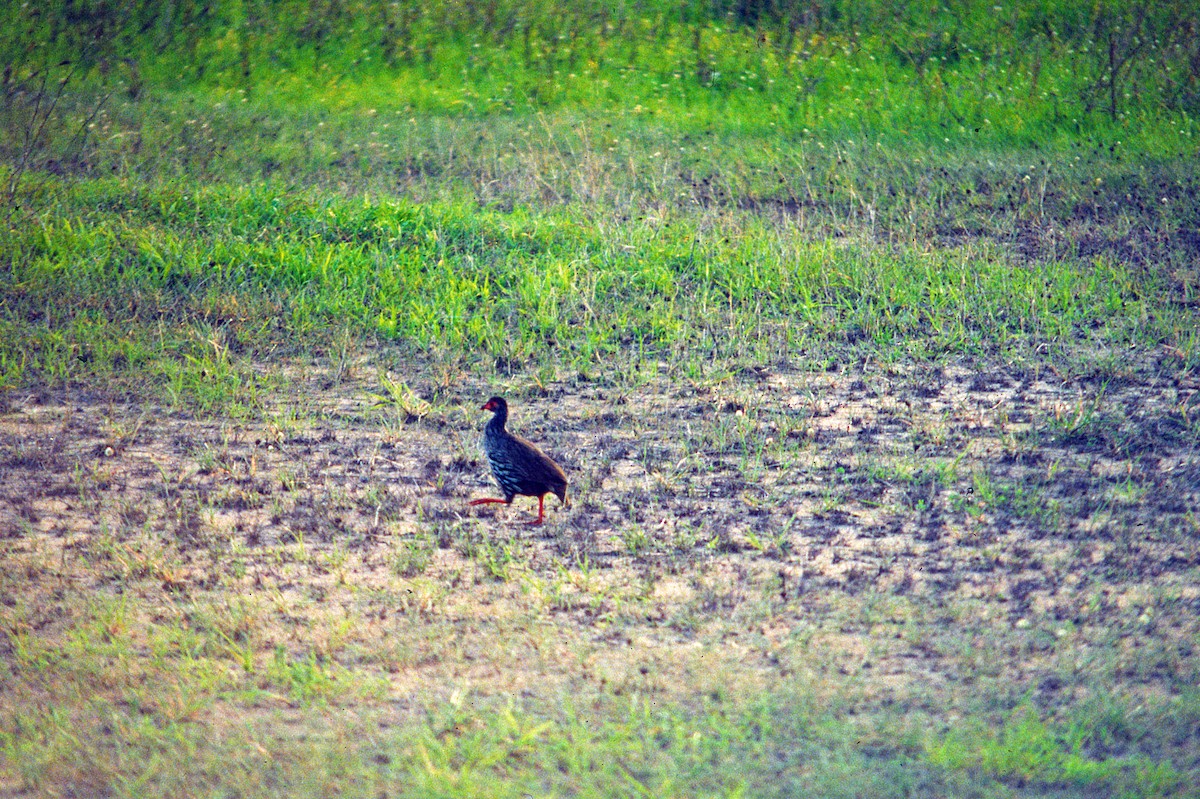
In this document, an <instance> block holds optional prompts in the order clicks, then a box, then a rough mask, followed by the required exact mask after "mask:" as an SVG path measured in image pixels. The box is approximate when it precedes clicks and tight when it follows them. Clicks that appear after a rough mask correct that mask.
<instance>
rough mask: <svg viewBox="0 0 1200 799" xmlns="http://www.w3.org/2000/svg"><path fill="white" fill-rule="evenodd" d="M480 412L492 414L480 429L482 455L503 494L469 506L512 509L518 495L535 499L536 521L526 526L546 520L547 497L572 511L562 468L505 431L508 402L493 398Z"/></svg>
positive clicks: (475, 500) (530, 445) (476, 500)
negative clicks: (499, 504) (497, 504)
mask: <svg viewBox="0 0 1200 799" xmlns="http://www.w3.org/2000/svg"><path fill="white" fill-rule="evenodd" d="M480 410H484V411H491V412H492V414H493V415H492V418H491V421H489V422H488V423H487V427H485V428H484V429H483V451H484V452H486V453H487V459H488V464H489V465H491V467H492V475H493V476H494V477H495V478H496V482H497V483H498V484H499V485H500V490H501V491H503V492H504V498H503V499H500V498H499V497H485V498H483V499H473V500H471V501H470V502H469V503H468V504H469V505H485V504H488V503H492V502H503V503H504V504H505V505H511V504H512V501H513V497H515V496H517V495H518V494H520V495H521V496H525V497H537V498H538V515H537V519H535V520H533V521H531V522H529V524H531V525H534V524H541V523H542V520H543V519H544V518H545V515H546V514H545V501H546V494H554V495H555V496H557V497H558V501H559V502H561V503H562V505H563V507H566V508H569V507H571V502H570V500H569V499H567V476H566V475H565V474H563V470H562V467H561V466H559V465H558V464H557V463H555V462H554V461H553V460H552V459H551V458H550V456H549V455H547V454H546V453H544V452H542V451H541V450H540V449H538V448H537V447H536V446H534V445H533V444H532V443H531V442H529V441H526V440H525V439H524V438H521V437H520V436H517V435H513V434H512V433H510V432H508V430H506V429H505V428H504V425H505V424H506V423H507V422H508V402H507V401H506V400H505V399H504V397H492V398H491V399H489V400H488V401H487V402H485V403H484V404H483V406H482V407H481V408H480Z"/></svg>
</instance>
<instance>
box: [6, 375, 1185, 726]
mask: <svg viewBox="0 0 1200 799" xmlns="http://www.w3.org/2000/svg"><path fill="white" fill-rule="evenodd" d="M1164 357H1168V358H1169V356H1164ZM1152 373H1153V370H1142V371H1141V372H1139V373H1138V374H1131V376H1129V377H1127V378H1122V379H1112V380H1109V381H1108V382H1106V383H1103V384H1102V383H1101V382H1099V381H1095V382H1091V381H1088V380H1066V381H1064V380H1063V379H1061V378H1060V377H1059V376H1058V375H1056V374H1055V373H1054V372H1052V371H1046V370H1042V371H1035V370H1029V371H1024V372H1022V371H1017V370H1014V369H1009V370H1007V371H994V372H986V373H985V372H979V371H977V370H974V369H969V368H967V367H965V366H964V367H944V368H938V369H929V368H924V369H921V370H913V369H907V368H898V367H887V366H881V365H877V364H872V363H865V364H864V363H860V364H857V365H853V366H850V367H844V368H838V369H834V370H832V371H813V372H804V371H781V372H766V371H764V372H761V373H758V372H747V373H745V374H743V375H740V376H739V377H737V378H736V379H731V380H728V381H725V382H721V383H717V384H714V385H691V384H686V383H680V382H661V383H656V384H649V385H645V386H643V387H641V388H638V389H633V390H628V391H619V390H616V389H613V388H612V387H608V386H603V385H600V384H597V383H589V382H583V381H582V378H580V379H579V380H578V381H575V382H570V381H568V382H567V383H564V384H561V385H558V386H555V387H553V388H551V389H550V390H549V391H533V390H530V389H529V388H528V387H527V386H525V387H522V386H518V385H504V384H490V385H485V384H484V383H483V382H482V381H480V380H479V379H477V378H469V377H464V378H462V379H461V380H460V381H457V382H455V381H451V386H452V387H450V388H446V387H444V386H443V387H440V388H439V387H435V386H434V385H433V384H432V382H430V383H428V384H425V383H424V382H422V380H420V379H417V380H414V381H412V385H413V387H414V389H415V390H416V392H417V394H422V395H424V396H425V397H426V398H427V400H428V401H429V404H426V402H424V401H422V400H420V399H417V398H416V397H414V398H413V400H412V402H411V403H410V404H409V405H408V408H407V410H400V409H398V408H397V407H396V406H395V405H394V404H391V403H386V402H384V403H382V404H381V403H380V396H379V394H378V391H379V389H378V385H379V383H378V381H377V374H376V371H375V368H374V367H373V366H370V365H367V364H361V365H359V366H358V367H356V368H355V369H352V370H351V371H350V372H349V373H348V374H346V375H344V376H342V378H343V379H340V380H335V379H334V377H333V376H332V375H330V374H327V373H325V372H324V371H322V370H321V369H319V368H311V369H297V370H295V371H293V372H292V377H291V378H290V379H291V381H292V384H293V389H294V390H292V391H288V392H280V394H278V395H276V396H275V398H274V400H273V404H272V405H270V406H269V407H268V408H267V410H266V411H265V412H264V414H263V415H262V418H261V420H256V421H231V420H228V419H220V418H195V417H193V416H191V415H189V414H187V413H183V412H167V411H165V410H163V409H161V408H158V407H154V406H152V405H141V404H138V405H125V404H121V403H120V402H113V401H110V400H107V399H99V398H94V397H90V396H88V395H84V394H71V393H63V394H55V393H41V394H39V393H35V394H28V395H19V394H17V395H9V397H8V399H7V403H8V404H7V408H6V409H5V410H4V412H3V414H2V415H0V475H2V479H0V485H2V488H0V492H2V495H0V530H2V531H3V536H2V537H0V552H2V553H3V562H4V574H3V576H2V577H0V584H2V586H3V590H2V591H0V596H3V598H4V599H3V603H4V605H5V607H4V608H0V612H3V614H4V616H5V623H6V625H7V626H8V627H9V628H12V629H17V628H18V627H19V628H20V629H22V630H25V631H28V632H30V633H32V634H34V635H36V636H37V637H39V638H41V639H43V640H48V641H53V640H55V639H56V637H58V636H61V635H63V634H64V631H65V630H67V629H68V628H69V627H70V626H71V625H72V624H73V623H74V621H75V619H76V618H77V616H78V614H80V613H81V612H82V610H81V607H84V606H86V601H85V602H83V603H82V604H81V601H80V600H81V599H83V600H87V598H89V597H96V596H118V595H119V596H127V597H129V598H131V599H132V600H134V601H133V602H132V604H131V605H130V609H129V613H130V617H129V618H128V619H127V620H126V621H124V622H123V624H124V625H125V626H126V628H127V629H128V630H129V631H130V632H129V634H130V635H132V636H133V637H134V640H135V641H136V640H137V636H138V632H137V631H138V630H139V629H142V628H143V627H145V626H147V625H150V624H154V623H158V624H163V623H167V624H172V625H178V626H181V627H184V628H191V629H194V630H196V631H197V632H200V633H202V634H207V635H209V636H211V637H212V639H213V640H224V641H227V642H228V644H229V647H230V650H229V651H230V658H231V660H235V659H237V658H240V659H241V662H242V665H243V666H244V667H246V668H247V670H248V671H251V672H254V673H258V674H261V675H266V674H267V673H268V672H269V669H266V668H264V664H267V663H269V662H270V660H271V658H272V657H278V653H279V652H280V651H285V652H286V653H287V654H288V656H290V657H292V658H303V657H309V656H314V657H316V658H318V659H319V660H320V661H321V662H325V663H332V664H336V665H337V666H339V667H340V668H344V669H345V670H346V671H345V672H344V673H345V674H358V675H373V676H372V678H371V681H370V685H371V686H372V688H371V690H372V691H374V694H373V696H374V698H375V699H376V700H378V701H383V702H386V703H389V704H390V705H391V706H393V707H395V708H396V709H397V710H398V711H400V712H403V710H404V709H405V708H415V707H416V706H417V704H419V701H418V700H420V699H422V698H427V697H429V696H439V695H445V696H449V695H450V694H452V693H454V692H462V691H464V690H465V691H470V692H476V693H479V694H484V695H491V694H503V693H510V694H513V695H515V696H526V697H539V696H552V695H558V693H559V692H560V691H562V690H577V689H579V687H580V686H585V685H588V686H591V687H592V688H603V689H604V690H609V691H613V692H615V693H618V694H620V693H622V692H625V691H633V690H636V691H641V692H644V693H649V694H650V695H652V696H661V697H663V698H664V699H667V698H679V697H681V696H685V695H688V694H691V693H693V692H696V691H700V690H706V691H721V692H731V693H740V694H745V693H748V692H754V691H757V690H761V689H765V688H769V687H770V686H772V685H774V684H777V683H779V682H780V681H781V680H785V679H790V680H796V681H800V682H802V683H804V684H805V685H807V686H808V688H809V689H810V690H811V691H812V692H813V694H814V695H815V696H821V694H822V692H823V691H825V692H828V693H829V694H830V695H832V694H834V693H838V694H839V695H840V700H839V701H842V702H845V703H847V704H848V705H850V706H854V705H856V704H860V703H868V704H872V705H878V703H889V704H890V703H906V704H909V705H911V706H913V707H918V708H922V709H924V710H926V711H929V712H932V713H934V714H935V715H953V714H954V713H955V712H956V708H962V707H964V706H965V705H966V703H967V701H968V697H970V696H971V695H973V694H978V692H981V691H995V692H997V701H998V702H1002V701H1003V700H1004V699H1005V698H1006V697H1008V698H1011V697H1019V696H1023V695H1026V696H1031V697H1032V698H1033V700H1034V701H1037V702H1039V703H1043V704H1045V705H1046V706H1050V705H1054V704H1056V703H1058V702H1061V701H1063V700H1067V701H1070V700H1073V699H1080V698H1084V697H1087V696H1088V695H1089V694H1093V693H1095V692H1098V691H1103V692H1109V691H1111V692H1116V693H1117V694H1119V695H1121V696H1127V697H1130V698H1136V697H1138V696H1141V695H1145V696H1147V697H1150V696H1154V697H1159V698H1161V697H1164V696H1169V695H1171V694H1173V693H1175V692H1177V691H1178V690H1179V689H1180V688H1181V687H1183V686H1187V685H1194V681H1195V677H1196V674H1197V666H1198V664H1200V658H1198V657H1197V653H1196V652H1195V651H1194V647H1195V645H1196V641H1197V635H1198V634H1200V571H1198V566H1200V536H1198V535H1197V533H1198V532H1200V518H1198V516H1197V508H1198V507H1200V502H1198V500H1200V452H1198V448H1197V415H1200V408H1198V407H1197V394H1196V392H1197V389H1198V388H1200V380H1197V378H1196V376H1195V375H1186V374H1185V375H1184V376H1183V377H1178V376H1173V377H1170V378H1165V377H1164V378H1155V377H1152V376H1151V377H1147V376H1145V375H1147V374H1152ZM1174 374H1175V375H1177V374H1178V372H1175V373H1174ZM1138 375H1141V376H1138ZM497 391H499V392H504V393H508V395H509V396H510V402H511V404H512V407H513V419H512V422H511V426H512V427H513V428H514V429H516V430H518V431H519V432H521V433H522V434H524V435H526V436H528V437H530V438H532V439H534V440H535V441H538V442H539V443H541V444H542V445H544V447H545V448H546V449H547V450H548V451H550V452H552V453H554V454H555V455H556V456H557V457H558V458H559V459H560V461H561V462H562V463H563V465H564V466H565V467H566V469H567V471H568V473H569V475H570V476H571V479H572V483H573V485H572V493H573V497H574V500H575V501H574V504H573V505H572V507H571V508H570V509H562V508H560V507H558V505H557V503H548V505H547V524H546V525H544V526H543V527H540V528H538V527H529V526H526V525H525V524H524V523H523V522H525V521H527V520H528V519H529V518H531V517H532V513H533V503H532V502H531V501H530V500H529V499H524V498H523V499H518V501H517V503H515V504H514V505H513V506H512V507H508V508H506V507H503V506H489V507H488V508H486V509H481V510H479V511H478V512H476V510H475V509H468V508H467V505H466V501H467V500H468V499H470V498H472V497H477V496H484V495H488V494H490V493H491V492H493V491H494V488H493V486H492V484H491V481H490V476H489V475H488V474H487V467H486V461H485V460H484V459H483V458H482V457H481V453H480V451H479V444H478V436H479V430H480V429H481V428H482V425H483V423H484V422H485V421H486V417H487V414H486V413H484V412H482V411H479V410H478V406H479V404H480V402H481V401H482V399H483V398H485V397H487V396H488V395H489V394H490V393H493V392H497ZM493 495H494V494H493ZM551 506H552V507H551ZM15 640H17V639H16V638H14V637H13V636H7V637H0V648H2V649H3V650H7V651H3V656H4V657H5V658H10V657H12V656H13V652H12V651H11V648H12V646H13V641H15ZM146 646H149V644H146ZM281 648H282V649H281ZM235 653H240V654H238V655H237V657H235ZM143 654H145V655H146V656H147V657H149V654H148V653H146V652H143ZM261 685H262V687H263V688H264V689H265V690H267V691H268V692H269V691H270V690H271V689H272V683H271V681H270V679H269V678H268V677H265V676H264V677H263V678H262V684H261ZM99 689H100V690H103V687H102V686H100V687H99ZM11 690H12V687H11V686H10V689H0V708H2V707H3V706H4V705H5V704H7V703H8V702H10V701H14V697H13V695H12V693H11ZM22 690H28V688H27V687H26V688H23V689H22ZM6 694H7V697H6ZM280 700H281V701H283V702H285V703H286V702H287V701H288V697H286V696H283V695H282V692H281V695H280ZM163 701H164V702H166V701H168V700H167V699H164V700H163Z"/></svg>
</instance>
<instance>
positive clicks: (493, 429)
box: [487, 408, 508, 436]
mask: <svg viewBox="0 0 1200 799" xmlns="http://www.w3.org/2000/svg"><path fill="white" fill-rule="evenodd" d="M507 422H508V409H507V408H502V409H500V410H498V411H496V413H495V415H493V416H492V420H491V421H490V422H488V423H487V433H488V435H493V436H502V435H504V434H505V433H506V432H507V431H506V430H505V429H504V425H505V424H506V423H507Z"/></svg>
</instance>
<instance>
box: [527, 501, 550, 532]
mask: <svg viewBox="0 0 1200 799" xmlns="http://www.w3.org/2000/svg"><path fill="white" fill-rule="evenodd" d="M545 502H546V495H545V494H542V495H541V496H540V497H538V517H537V518H536V519H534V520H533V521H531V522H530V523H529V525H530V526H531V527H532V526H533V525H535V524H541V523H542V518H543V517H544V516H545V510H544V508H543V505H544V503H545Z"/></svg>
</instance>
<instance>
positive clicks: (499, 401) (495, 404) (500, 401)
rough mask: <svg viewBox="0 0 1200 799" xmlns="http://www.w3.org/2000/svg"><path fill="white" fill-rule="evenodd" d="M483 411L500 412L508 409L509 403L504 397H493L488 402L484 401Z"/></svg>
mask: <svg viewBox="0 0 1200 799" xmlns="http://www.w3.org/2000/svg"><path fill="white" fill-rule="evenodd" d="M480 410H482V411H491V412H492V413H500V412H501V411H507V410H508V403H507V402H505V401H504V397H492V398H491V399H490V400H488V401H487V402H485V403H483V407H482V408H480Z"/></svg>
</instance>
